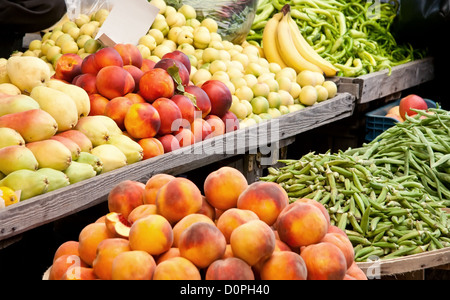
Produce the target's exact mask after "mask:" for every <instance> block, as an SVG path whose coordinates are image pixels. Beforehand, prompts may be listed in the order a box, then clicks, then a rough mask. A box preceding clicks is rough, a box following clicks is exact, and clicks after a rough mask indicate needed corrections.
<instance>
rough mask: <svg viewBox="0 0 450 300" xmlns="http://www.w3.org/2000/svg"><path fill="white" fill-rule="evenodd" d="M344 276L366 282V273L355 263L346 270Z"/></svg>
mask: <svg viewBox="0 0 450 300" xmlns="http://www.w3.org/2000/svg"><path fill="white" fill-rule="evenodd" d="M346 275H349V276H351V277H353V278H354V279H356V280H367V276H366V273H364V271H363V270H361V268H360V267H359V266H358V265H357V264H356V262H354V261H353V262H352V264H351V265H350V267H348V269H347V273H346Z"/></svg>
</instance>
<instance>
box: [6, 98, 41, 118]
mask: <svg viewBox="0 0 450 300" xmlns="http://www.w3.org/2000/svg"><path fill="white" fill-rule="evenodd" d="M38 108H40V106H39V103H37V102H36V100H34V99H33V98H31V97H30V96H27V95H15V96H11V97H5V98H0V116H4V115H8V114H13V113H16V112H22V111H26V110H31V109H38Z"/></svg>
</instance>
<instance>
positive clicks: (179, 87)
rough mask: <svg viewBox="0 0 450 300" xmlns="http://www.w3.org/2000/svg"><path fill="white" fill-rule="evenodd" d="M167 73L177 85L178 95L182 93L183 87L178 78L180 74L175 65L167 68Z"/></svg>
mask: <svg viewBox="0 0 450 300" xmlns="http://www.w3.org/2000/svg"><path fill="white" fill-rule="evenodd" d="M167 72H168V73H169V75H170V76H171V77H172V78H173V80H174V81H175V83H176V84H177V87H176V89H177V91H178V92H180V93H184V86H183V83H182V80H181V77H180V72H179V69H178V67H177V65H176V64H175V63H174V64H173V66H171V67H169V68H167Z"/></svg>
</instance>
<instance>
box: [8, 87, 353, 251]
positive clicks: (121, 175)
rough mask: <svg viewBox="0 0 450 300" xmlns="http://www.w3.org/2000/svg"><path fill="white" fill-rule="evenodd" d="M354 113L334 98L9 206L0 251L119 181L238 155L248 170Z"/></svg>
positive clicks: (347, 99)
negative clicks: (294, 141) (11, 240)
mask: <svg viewBox="0 0 450 300" xmlns="http://www.w3.org/2000/svg"><path fill="white" fill-rule="evenodd" d="M354 108H355V97H354V96H353V95H351V94H349V93H339V94H337V95H336V97H334V98H332V99H329V100H327V101H324V102H321V103H318V104H316V105H314V106H311V107H307V108H305V109H302V110H300V111H297V112H292V113H290V114H287V115H284V116H282V117H279V118H276V119H272V120H269V121H266V122H262V123H259V124H257V125H253V126H250V127H246V128H242V129H239V130H237V131H234V132H230V133H227V134H224V135H222V136H217V137H214V138H212V139H208V140H205V141H203V142H201V143H196V144H194V145H191V146H188V147H184V148H181V149H179V150H176V151H173V152H171V153H167V154H164V155H160V156H157V157H154V158H151V159H147V160H144V161H141V162H137V163H134V164H131V165H127V166H125V167H122V168H119V169H116V170H113V171H110V172H107V173H105V174H101V175H98V176H95V177H93V178H90V179H87V180H84V181H82V182H78V183H75V184H72V185H69V186H67V187H64V188H61V189H58V190H55V191H53V192H50V193H46V194H43V195H40V196H36V197H33V198H31V199H29V200H26V201H23V202H20V203H17V204H15V205H11V206H9V207H7V208H6V209H3V210H0V246H1V244H2V242H3V243H8V240H7V239H9V238H12V237H15V236H17V235H19V234H21V233H23V232H26V231H28V230H31V229H33V228H36V227H39V226H41V225H44V224H47V223H50V222H52V221H55V220H58V219H61V218H63V217H65V216H68V215H71V214H74V213H76V212H79V211H82V210H84V209H87V208H89V207H92V206H94V205H96V204H100V203H102V202H104V201H106V199H107V195H108V193H109V191H110V190H111V189H112V188H113V187H114V186H115V185H116V184H118V183H120V182H121V181H124V180H135V181H141V182H145V181H146V180H148V178H150V177H151V176H152V175H154V174H157V173H167V174H172V175H179V174H182V173H183V172H188V171H191V170H195V169H197V168H200V167H202V166H206V165H209V164H212V163H214V162H218V161H222V160H224V159H226V158H229V157H233V156H238V155H241V156H245V155H249V154H250V155H253V156H250V157H251V158H250V162H251V166H253V163H254V162H253V161H252V160H253V159H254V158H255V157H256V156H258V155H261V154H263V155H264V154H265V155H267V154H268V153H269V152H271V153H276V155H279V152H278V151H279V149H280V148H282V147H283V146H285V145H286V144H287V143H288V142H289V141H292V138H293V137H295V136H296V135H298V134H300V133H302V132H306V131H308V130H311V129H314V128H317V127H320V126H323V125H325V124H329V123H332V122H335V121H338V120H341V119H344V118H346V117H349V116H351V115H352V114H353V111H354ZM286 141H288V142H286ZM268 145H270V146H269V147H270V148H269V147H268ZM262 150H264V151H262ZM276 155H275V156H274V157H269V158H267V159H271V160H270V161H269V163H272V162H273V161H276V158H277V156H276ZM259 158H261V156H259ZM248 161H249V158H248V157H247V170H248V171H249V172H253V173H254V172H255V170H254V169H253V167H251V168H248V166H249V164H248ZM263 164H264V163H263ZM0 248H1V247H0Z"/></svg>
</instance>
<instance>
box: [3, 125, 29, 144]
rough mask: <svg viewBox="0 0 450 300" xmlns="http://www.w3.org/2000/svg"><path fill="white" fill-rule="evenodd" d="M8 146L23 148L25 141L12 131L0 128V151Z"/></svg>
mask: <svg viewBox="0 0 450 300" xmlns="http://www.w3.org/2000/svg"><path fill="white" fill-rule="evenodd" d="M8 146H25V140H24V139H23V137H22V136H21V135H20V133H18V132H17V131H15V130H14V129H12V128H9V127H0V149H2V148H4V147H8Z"/></svg>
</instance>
